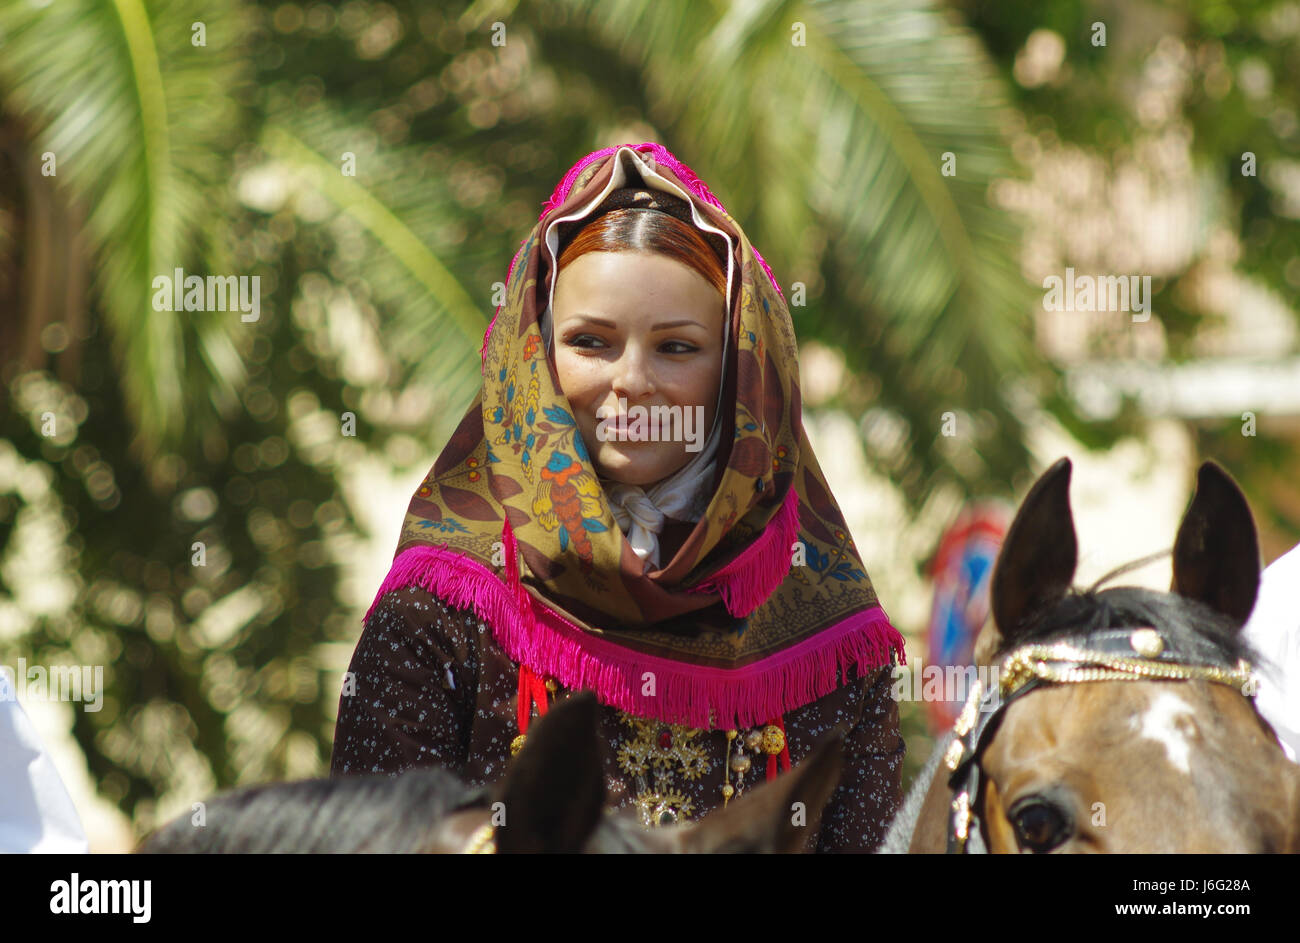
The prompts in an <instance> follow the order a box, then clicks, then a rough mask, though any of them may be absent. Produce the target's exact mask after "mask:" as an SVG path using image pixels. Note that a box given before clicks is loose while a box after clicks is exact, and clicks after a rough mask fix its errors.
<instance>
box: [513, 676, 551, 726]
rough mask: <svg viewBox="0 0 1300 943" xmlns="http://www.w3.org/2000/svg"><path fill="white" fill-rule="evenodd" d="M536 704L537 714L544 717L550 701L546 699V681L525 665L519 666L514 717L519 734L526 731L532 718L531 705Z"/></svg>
mask: <svg viewBox="0 0 1300 943" xmlns="http://www.w3.org/2000/svg"><path fill="white" fill-rule="evenodd" d="M534 704H536V705H537V716H538V717H545V716H546V711H547V710H548V709H549V708H550V706H551V705H550V703H549V702H548V701H547V699H546V683H545V682H544V681H542V679H541V678H539V677H538V676H537V675H536V674H535V673H534V672H533V669H531V668H529V667H528V666H527V665H520V666H519V703H518V706H517V707H516V709H515V719H516V721H517V722H518V724H519V732H520V733H521V734H526V733H528V722H529V720H530V719H531V718H532V714H533V705H534Z"/></svg>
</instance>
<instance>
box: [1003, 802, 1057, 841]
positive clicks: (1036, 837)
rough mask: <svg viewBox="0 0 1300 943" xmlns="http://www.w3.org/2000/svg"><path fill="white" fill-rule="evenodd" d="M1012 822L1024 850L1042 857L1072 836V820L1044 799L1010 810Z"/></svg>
mask: <svg viewBox="0 0 1300 943" xmlns="http://www.w3.org/2000/svg"><path fill="white" fill-rule="evenodd" d="M1010 819H1011V825H1012V827H1013V828H1014V829H1015V831H1016V840H1017V841H1018V842H1019V843H1020V849H1021V850H1022V851H1028V852H1032V853H1033V854H1039V855H1041V854H1044V853H1046V852H1049V851H1051V850H1052V849H1053V848H1056V847H1057V846H1058V845H1060V844H1062V843H1063V842H1064V841H1065V840H1066V839H1067V838H1069V837H1070V820H1069V817H1068V816H1067V815H1066V814H1065V813H1064V812H1063V811H1062V810H1061V809H1059V808H1057V807H1056V806H1055V805H1052V804H1051V803H1049V802H1046V801H1044V800H1042V799H1031V800H1028V801H1026V802H1021V803H1018V804H1017V805H1016V806H1015V808H1013V809H1012V810H1011V815H1010Z"/></svg>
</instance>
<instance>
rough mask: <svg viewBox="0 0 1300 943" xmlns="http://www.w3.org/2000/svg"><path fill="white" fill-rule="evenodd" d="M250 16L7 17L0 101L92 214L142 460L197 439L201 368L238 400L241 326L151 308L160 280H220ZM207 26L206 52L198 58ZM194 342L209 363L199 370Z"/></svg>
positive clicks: (151, 10)
mask: <svg viewBox="0 0 1300 943" xmlns="http://www.w3.org/2000/svg"><path fill="white" fill-rule="evenodd" d="M239 13H240V7H239V6H238V5H237V4H221V5H217V6H215V7H214V6H212V5H211V4H207V3H203V2H201V0H167V2H157V3H145V2H144V0H113V2H111V3H109V2H99V0H62V2H59V3H53V4H47V5H45V6H43V7H38V6H36V5H34V4H26V3H9V4H5V5H3V6H2V7H0V35H2V36H3V44H4V55H3V57H0V93H2V94H3V103H4V108H5V109H6V111H8V112H10V113H11V114H15V115H20V116H22V117H23V119H24V120H25V122H26V123H27V125H28V126H29V127H30V128H31V129H32V138H31V141H32V149H33V151H34V152H35V153H37V154H39V153H43V152H46V151H49V152H53V154H54V155H55V159H56V162H57V164H56V166H57V173H56V181H57V183H58V185H59V188H60V191H61V193H62V195H63V197H64V198H65V199H67V200H69V201H72V202H76V203H79V204H82V205H84V206H85V207H86V209H87V213H86V215H87V222H86V234H87V237H88V243H89V248H90V250H91V253H92V255H93V257H94V267H95V273H96V276H95V282H96V288H97V290H98V296H99V299H100V305H101V308H102V310H103V314H104V316H105V318H106V320H107V322H108V324H109V326H110V329H111V336H112V342H113V348H114V352H115V355H116V358H117V361H118V364H119V367H120V369H121V372H122V376H123V385H124V389H125V395H126V399H127V408H128V410H129V411H130V412H131V414H132V416H133V417H134V426H135V428H136V430H137V443H136V444H137V446H138V447H139V448H140V450H141V451H142V452H143V453H144V454H148V453H150V452H152V451H153V450H154V449H155V448H157V447H159V446H160V445H162V444H164V443H167V442H169V441H174V440H176V439H177V438H178V437H179V436H181V435H182V434H183V433H184V432H185V430H186V428H187V426H189V427H192V424H193V422H194V412H195V410H196V409H202V408H203V406H204V401H202V400H200V401H199V402H197V403H196V402H191V401H190V400H189V398H188V397H187V391H188V390H189V389H192V388H193V386H194V384H193V383H187V380H186V378H187V373H188V372H190V371H191V370H192V369H193V367H194V366H198V367H200V368H201V369H203V370H206V371H207V372H208V373H209V374H210V379H211V384H208V385H206V386H205V389H204V392H205V393H206V392H207V391H208V390H209V389H212V388H214V387H215V388H216V389H217V390H223V391H226V392H229V391H230V390H232V389H234V388H236V387H237V386H238V385H239V384H240V383H241V382H242V380H243V373H242V368H241V365H240V362H239V360H238V359H237V358H236V357H233V356H232V355H231V354H232V351H233V350H234V341H233V340H232V334H233V331H234V330H235V328H234V324H237V323H238V318H235V319H234V323H232V319H231V318H230V316H229V314H228V313H226V312H180V313H177V312H168V311H154V310H153V308H152V307H151V304H150V302H151V296H152V292H151V285H152V280H153V278H154V277H155V276H158V275H164V274H166V275H170V274H171V273H172V272H173V270H174V269H176V268H182V269H186V270H187V271H188V272H190V273H194V272H195V271H196V269H199V270H201V269H204V268H206V265H205V262H206V259H205V256H204V254H203V249H204V241H203V239H202V233H203V232H204V231H205V230H207V229H210V228H212V227H213V226H214V225H215V224H216V223H217V222H218V220H219V219H220V218H221V215H222V213H223V206H224V203H225V201H224V198H223V194H224V190H225V184H226V169H225V164H226V159H227V157H228V155H229V153H230V150H231V148H232V146H233V142H232V141H231V129H232V128H236V127H238V125H239V122H238V114H237V113H238V106H237V105H236V104H235V102H234V101H233V99H232V98H231V90H232V89H233V88H234V87H235V86H236V84H237V80H238V77H239V66H238V62H237V59H236V58H235V56H234V50H235V42H236V40H237V39H238V38H239V37H240V36H241V35H242V33H241V30H240V27H239V23H240V15H239ZM196 22H202V23H203V24H204V27H205V29H206V42H207V45H205V46H195V45H193V44H192V36H194V33H193V32H192V29H191V28H192V24H194V23H196ZM191 331H192V332H194V333H195V335H196V337H197V339H198V343H197V349H198V351H199V354H200V356H199V359H200V361H201V362H200V363H199V364H197V365H189V364H187V363H186V359H185V351H186V343H185V337H186V334H187V333H188V332H191Z"/></svg>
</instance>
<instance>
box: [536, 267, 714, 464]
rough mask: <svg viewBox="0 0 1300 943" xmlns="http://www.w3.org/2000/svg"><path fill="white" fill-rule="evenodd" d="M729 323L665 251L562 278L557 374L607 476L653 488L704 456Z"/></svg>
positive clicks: (556, 318)
mask: <svg viewBox="0 0 1300 943" xmlns="http://www.w3.org/2000/svg"><path fill="white" fill-rule="evenodd" d="M723 316H724V313H723V301H722V295H721V294H720V293H719V292H718V290H717V289H716V288H714V287H713V286H712V285H711V284H709V282H708V280H706V279H705V278H704V276H702V275H700V274H699V273H698V272H696V271H695V270H694V269H692V268H690V267H689V266H687V265H684V264H682V263H681V262H678V261H677V260H675V259H672V258H669V257H668V256H664V255H659V254H657V253H652V252H588V253H587V254H585V255H582V256H579V257H578V258H577V259H576V260H574V261H573V262H571V263H569V265H567V266H566V267H565V268H564V269H563V270H562V271H561V272H560V274H559V278H558V280H557V281H556V283H555V311H554V312H553V318H552V328H551V330H552V332H553V341H552V349H553V351H554V353H555V369H556V373H557V374H558V376H559V380H560V387H561V389H562V390H563V392H564V395H565V396H566V397H568V400H569V404H570V405H571V406H572V407H573V409H574V413H575V416H576V418H577V420H578V429H579V430H580V431H581V433H582V439H583V442H584V443H585V444H586V446H587V451H588V453H589V454H590V455H591V457H592V460H593V462H594V463H595V466H596V470H597V471H598V472H599V473H600V474H601V475H604V476H605V477H607V478H612V479H613V480H614V481H618V482H622V483H624V484H629V485H640V486H642V487H645V486H648V485H652V484H655V483H656V482H658V481H661V480H662V479H664V478H666V477H668V476H669V475H671V474H672V473H673V472H675V471H678V470H679V469H681V468H682V467H683V466H684V465H685V464H686V463H687V462H689V461H690V460H691V459H692V458H693V457H694V456H695V455H696V454H697V453H698V452H699V450H700V449H701V448H703V446H704V442H705V440H706V439H707V438H708V433H709V430H710V429H711V428H712V427H713V418H714V413H715V412H716V410H717V400H718V384H719V383H720V382H721V380H722V324H723ZM656 440H657V441H656Z"/></svg>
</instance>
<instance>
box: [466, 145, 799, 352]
mask: <svg viewBox="0 0 1300 943" xmlns="http://www.w3.org/2000/svg"><path fill="white" fill-rule="evenodd" d="M621 147H630V148H631V149H632V150H634V151H642V152H643V151H646V150H647V149H648V150H649V151H650V154H651V155H652V156H653V157H654V159H655V161H656V162H657V163H660V164H663V165H664V166H665V167H667V168H668V169H669V170H671V171H672V172H673V173H674V174H676V176H677V179H678V180H680V181H681V182H682V185H683V186H684V187H686V189H687V190H689V191H690V192H691V193H694V194H695V195H696V196H697V197H699V198H700V199H701V200H703V201H704V202H705V203H708V204H709V205H710V206H715V207H717V208H718V209H720V210H722V212H724V213H725V212H727V209H726V207H724V206H723V205H722V203H721V201H719V200H718V198H717V197H715V196H714V195H713V194H712V193H710V192H709V188H708V187H707V186H706V185H705V183H704V181H703V180H701V179H700V178H699V177H697V176H696V175H695V171H693V170H691V168H689V167H687V166H686V165H685V164H683V163H682V162H681V161H679V160H678V159H677V158H676V157H674V156H673V154H672V152H670V151H669V150H668V148H666V147H664V146H663V145H662V144H656V143H655V142H654V141H646V142H644V143H642V144H617V145H614V146H613V147H604V148H601V149H600V150H598V151H593V152H592V153H590V154H588V155H587V156H586V157H584V158H583V159H582V160H580V161H578V162H577V163H576V164H574V165H573V166H572V167H570V168H569V172H568V173H567V174H565V175H564V179H563V180H561V181H560V184H559V186H557V187H556V188H555V191H554V192H553V193H552V194H551V198H550V199H549V200H547V201H546V202H545V203H544V204H542V212H541V215H539V216H538V217H537V221H538V222H539V223H540V222H541V221H542V220H543V219H545V218H546V214H547V213H549V212H550V211H551V210H553V209H555V208H556V207H557V206H559V205H560V204H561V203H563V202H564V200H565V198H566V197H567V196H568V195H569V190H570V189H571V188H572V187H573V182H574V181H575V180H577V179H578V175H579V174H581V173H582V170H583V168H584V167H586V166H587V165H588V164H591V163H593V162H594V161H598V160H600V159H601V158H602V157H607V156H608V155H610V154H614V153H617V152H618V150H619V148H621ZM524 241H525V242H526V241H527V240H526V239H525V240H524ZM750 248H751V249H753V250H754V259H755V260H756V261H757V262H758V264H759V266H760V267H761V268H762V269H763V271H764V272H766V273H767V277H768V280H769V281H771V282H772V287H773V288H775V289H776V293H777V294H778V295H780V296H781V300H782V301H784V300H785V292H783V291H781V285H780V284H779V283H778V282H777V280H776V276H775V275H773V274H772V269H771V267H770V266H769V265H768V264H767V260H766V259H764V258H763V254H762V253H761V252H759V251H758V246H754V245H751V246H750ZM518 260H519V253H518V252H516V253H515V257H514V258H513V259H511V260H510V267H509V268H508V269H506V283H507V284H509V282H510V276H511V275H512V274H513V273H514V270H515V262H517V261H518ZM500 313H501V309H500V308H499V307H498V308H497V310H496V312H495V313H494V314H493V315H492V323H491V324H489V325H488V329H487V331H486V332H484V334H483V346H482V348H481V349H480V350H479V359H480V360H483V359H485V358H486V357H487V343H488V338H489V337H491V336H492V328H493V327H495V326H496V323H497V315H498V314H500Z"/></svg>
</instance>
